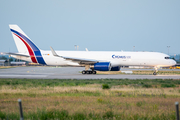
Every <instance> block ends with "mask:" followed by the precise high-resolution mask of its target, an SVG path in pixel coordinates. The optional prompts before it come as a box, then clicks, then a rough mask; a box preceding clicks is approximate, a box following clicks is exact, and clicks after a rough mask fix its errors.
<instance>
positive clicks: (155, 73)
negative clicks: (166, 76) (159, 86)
mask: <svg viewBox="0 0 180 120" xmlns="http://www.w3.org/2000/svg"><path fill="white" fill-rule="evenodd" d="M157 73H158V68H157V67H154V72H153V75H157Z"/></svg>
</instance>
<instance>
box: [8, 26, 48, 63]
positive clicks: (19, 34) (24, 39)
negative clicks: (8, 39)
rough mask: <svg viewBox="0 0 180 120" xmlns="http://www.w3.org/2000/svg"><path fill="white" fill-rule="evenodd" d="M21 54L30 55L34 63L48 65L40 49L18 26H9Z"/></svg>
mask: <svg viewBox="0 0 180 120" xmlns="http://www.w3.org/2000/svg"><path fill="white" fill-rule="evenodd" d="M9 27H10V30H11V32H12V35H13V38H14V41H15V43H16V47H17V49H18V52H19V53H23V54H29V55H30V56H31V60H32V62H34V63H40V64H46V63H45V61H44V59H43V57H42V54H41V51H40V49H39V48H38V47H37V46H36V45H35V44H34V43H33V42H32V40H31V39H30V38H29V37H28V36H27V35H26V34H25V33H24V32H23V31H22V30H21V28H19V27H18V26H17V25H9Z"/></svg>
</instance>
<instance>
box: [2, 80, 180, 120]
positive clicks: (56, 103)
mask: <svg viewBox="0 0 180 120" xmlns="http://www.w3.org/2000/svg"><path fill="white" fill-rule="evenodd" d="M104 84H105V85H106V86H109V87H110V89H102V86H103V85H104ZM19 98H20V99H22V105H23V112H24V118H25V119H29V120H34V119H40V120H45V119H47V120H57V119H69V120H84V119H86V120H87V119H88V120H104V119H113V120H120V119H122V120H124V119H128V120H147V119H148V120H149V119H150V120H156V119H157V120H161V119H162V120H174V119H175V118H176V116H175V105H174V103H175V102H176V101H178V102H180V101H179V100H180V80H172V79H169V80H162V79H155V80H149V79H143V80H141V79H140V80H129V79H119V80H116V79H97V80H58V79H52V80H43V79H0V103H1V105H0V119H7V118H8V119H16V120H17V119H19V107H18V102H17V100H18V99H19Z"/></svg>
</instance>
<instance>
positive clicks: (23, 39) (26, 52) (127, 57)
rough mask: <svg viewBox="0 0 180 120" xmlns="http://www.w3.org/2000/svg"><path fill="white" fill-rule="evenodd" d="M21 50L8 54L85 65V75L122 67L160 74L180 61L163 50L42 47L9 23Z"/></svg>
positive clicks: (33, 59) (64, 63)
mask: <svg viewBox="0 0 180 120" xmlns="http://www.w3.org/2000/svg"><path fill="white" fill-rule="evenodd" d="M9 27H10V30H11V32H12V36H13V38H14V41H15V44H16V47H17V49H18V53H8V54H10V55H11V56H12V57H15V58H17V59H21V60H25V61H29V62H33V63H39V64H43V65H54V66H57V65H68V66H69V65H70V66H83V67H85V70H83V71H82V74H96V71H120V68H121V67H122V66H149V67H154V72H153V75H156V74H157V72H158V69H159V68H160V67H169V66H173V65H175V64H176V61H174V60H173V59H170V56H169V55H166V54H164V53H159V52H125V51H88V50H86V51H55V50H54V49H53V48H52V47H50V49H51V50H49V51H47V50H41V49H39V48H38V47H37V46H36V45H35V44H34V42H33V41H32V40H31V39H30V38H29V37H28V36H27V35H26V34H25V33H24V32H23V31H22V30H21V29H20V28H19V27H18V25H9Z"/></svg>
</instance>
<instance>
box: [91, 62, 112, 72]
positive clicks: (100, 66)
mask: <svg viewBox="0 0 180 120" xmlns="http://www.w3.org/2000/svg"><path fill="white" fill-rule="evenodd" d="M110 69H111V63H109V62H100V63H95V64H94V70H98V71H109V70H110Z"/></svg>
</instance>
